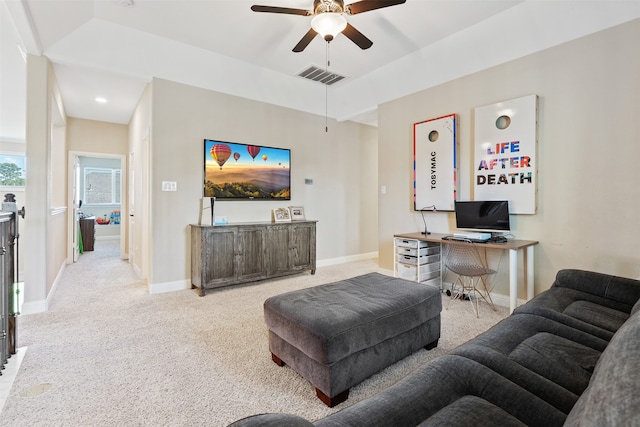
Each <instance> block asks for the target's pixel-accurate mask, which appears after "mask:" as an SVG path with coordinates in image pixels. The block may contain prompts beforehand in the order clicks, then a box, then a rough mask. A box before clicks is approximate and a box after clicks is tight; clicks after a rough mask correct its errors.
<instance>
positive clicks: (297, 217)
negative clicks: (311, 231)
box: [289, 206, 306, 221]
mask: <svg viewBox="0 0 640 427" xmlns="http://www.w3.org/2000/svg"><path fill="white" fill-rule="evenodd" d="M289 211H290V212H291V220H292V221H304V220H305V219H306V218H305V216H304V208H303V207H302V206H289Z"/></svg>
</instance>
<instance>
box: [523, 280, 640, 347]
mask: <svg viewBox="0 0 640 427" xmlns="http://www.w3.org/2000/svg"><path fill="white" fill-rule="evenodd" d="M630 310H631V306H629V305H626V304H622V303H619V302H615V301H611V300H607V299H606V298H603V297H599V296H596V295H593V294H590V293H587V292H582V291H579V290H576V289H569V288H562V287H552V288H551V289H549V290H547V291H545V292H543V293H541V294H539V295H537V296H536V297H535V298H533V299H532V300H531V301H529V302H528V303H527V304H525V305H522V306H520V307H518V308H517V309H516V310H515V311H514V313H516V314H523V313H527V314H535V315H538V316H541V317H545V318H547V319H552V320H554V321H556V322H560V323H564V324H565V325H567V326H570V327H572V328H575V329H578V330H581V331H584V332H587V333H589V334H591V335H593V336H596V337H598V338H602V339H604V340H606V341H609V340H610V339H611V338H612V337H613V334H614V333H615V332H616V331H617V330H618V328H620V326H622V324H623V323H624V322H625V321H626V320H627V319H628V318H629V311H630Z"/></svg>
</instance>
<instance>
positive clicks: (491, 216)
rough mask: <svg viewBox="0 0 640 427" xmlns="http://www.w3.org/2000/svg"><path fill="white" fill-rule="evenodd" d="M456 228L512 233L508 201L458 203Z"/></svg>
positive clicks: (456, 205) (456, 207) (456, 206)
mask: <svg viewBox="0 0 640 427" xmlns="http://www.w3.org/2000/svg"><path fill="white" fill-rule="evenodd" d="M455 210H456V227H457V228H459V229H461V230H475V231H488V232H498V233H499V232H501V231H510V224H509V202H508V201H507V200H485V201H480V200H475V201H469V202H462V201H456V202H455Z"/></svg>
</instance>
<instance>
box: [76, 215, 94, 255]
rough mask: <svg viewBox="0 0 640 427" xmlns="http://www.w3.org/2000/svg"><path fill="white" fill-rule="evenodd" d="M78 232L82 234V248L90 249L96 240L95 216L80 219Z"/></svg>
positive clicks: (84, 249)
mask: <svg viewBox="0 0 640 427" xmlns="http://www.w3.org/2000/svg"><path fill="white" fill-rule="evenodd" d="M80 233H81V235H82V250H83V251H92V250H93V245H94V243H95V241H96V218H95V217H93V216H92V217H89V218H82V219H80Z"/></svg>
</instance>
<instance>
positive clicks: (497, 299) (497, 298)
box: [442, 282, 527, 308]
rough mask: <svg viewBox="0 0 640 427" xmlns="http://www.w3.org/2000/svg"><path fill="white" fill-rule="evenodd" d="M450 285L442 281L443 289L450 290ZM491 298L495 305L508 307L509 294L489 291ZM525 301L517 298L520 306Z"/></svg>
mask: <svg viewBox="0 0 640 427" xmlns="http://www.w3.org/2000/svg"><path fill="white" fill-rule="evenodd" d="M451 286H452V284H451V282H442V290H443V291H447V290H449V291H450V290H451ZM491 300H492V301H493V303H494V304H495V305H499V306H500V307H507V308H508V307H509V295H504V294H496V293H494V292H491ZM526 302H527V301H526V300H524V299H520V298H518V307H520V306H521V305H523V304H524V303H526Z"/></svg>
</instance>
